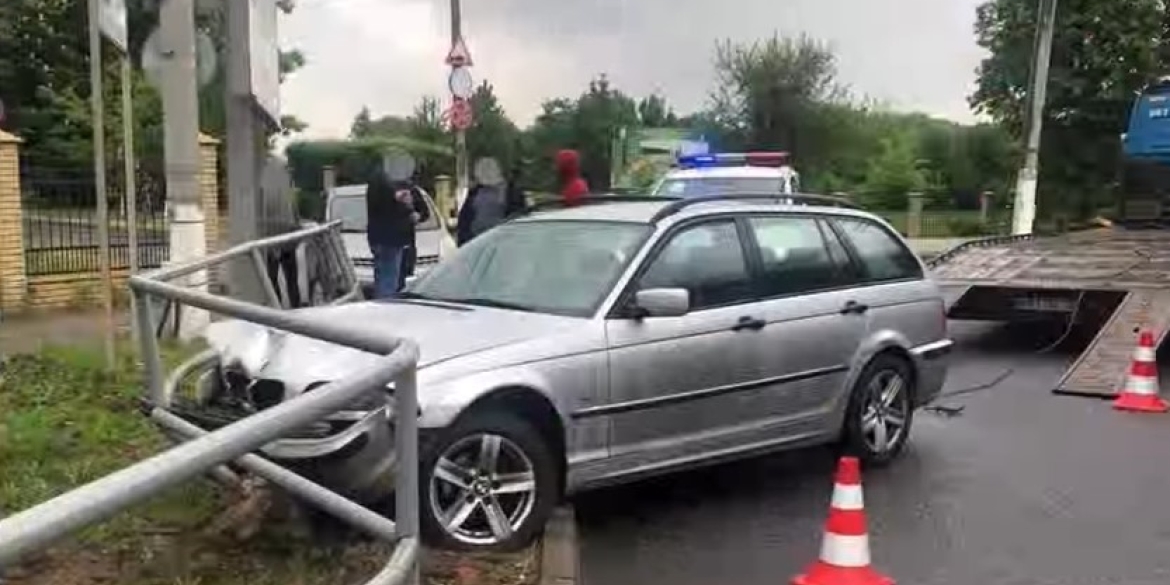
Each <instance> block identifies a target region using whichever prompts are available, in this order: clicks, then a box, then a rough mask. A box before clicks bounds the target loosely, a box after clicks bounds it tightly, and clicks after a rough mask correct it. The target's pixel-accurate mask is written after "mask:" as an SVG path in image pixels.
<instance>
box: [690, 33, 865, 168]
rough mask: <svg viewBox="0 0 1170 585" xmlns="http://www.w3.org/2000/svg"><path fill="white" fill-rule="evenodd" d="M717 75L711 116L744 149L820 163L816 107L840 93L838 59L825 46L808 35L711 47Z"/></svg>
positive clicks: (835, 99)
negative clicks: (781, 152) (814, 128)
mask: <svg viewBox="0 0 1170 585" xmlns="http://www.w3.org/2000/svg"><path fill="white" fill-rule="evenodd" d="M715 71H716V84H717V86H716V87H717V89H716V90H715V92H714V94H713V95H712V101H713V110H714V113H715V115H716V117H717V119H719V120H720V122H721V123H722V124H723V125H724V126H725V127H727V128H728V129H729V130H730V131H731V132H732V133H738V134H740V135H741V136H742V138H743V142H744V143H745V145H746V146H747V147H749V148H753V149H780V150H788V151H791V152H792V153H793V156H794V158H795V159H797V160H808V161H816V160H817V159H818V157H819V156H820V154H821V153H820V152H819V150H821V146H822V145H820V144H818V140H817V138H816V133H815V132H814V131H812V126H814V124H811V122H812V120H813V119H814V118H815V117H816V116H817V113H818V109H819V106H820V105H822V104H828V103H833V102H835V101H837V100H838V99H839V98H841V97H842V94H843V92H842V90H841V88H840V87H839V86H838V84H837V82H836V75H837V70H836V58H835V56H834V54H833V52H832V51H831V50H830V49H829V48H828V46H827V45H825V44H823V43H821V42H819V41H816V40H814V39H812V38H810V37H807V36H800V37H796V38H782V37H780V36H778V35H774V36H772V37H771V38H769V39H767V40H765V41H762V42H751V43H739V44H737V43H733V42H731V41H723V42H721V43H718V44H717V45H716V48H715Z"/></svg>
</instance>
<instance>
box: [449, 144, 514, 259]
mask: <svg viewBox="0 0 1170 585" xmlns="http://www.w3.org/2000/svg"><path fill="white" fill-rule="evenodd" d="M474 175H475V185H474V186H472V188H471V190H470V191H468V193H467V199H466V200H465V201H464V202H463V207H462V208H460V209H459V225H458V229H457V232H456V241H457V243H458V244H459V245H460V246H462V245H464V244H466V243H467V242H470V241H471V240H472V239H473V238H475V237H476V236H479V235H480V234H482V233H484V232H486V231H488V230H490V229H492V228H493V227H496V226H497V225H499V224H501V223H503V222H504V221H505V220H507V219H508V218H509V217H511V216H513V215H516V214H517V213H520V212H522V211H524V208H525V204H524V194H523V193H522V192H520V190H519V189H518V188H516V186H515V185H513V184H510V183H508V182H505V181H504V176H503V174H502V173H501V172H500V165H499V163H497V162H496V160H495V159H494V158H481V159H479V160H478V161H476V163H475V173H474Z"/></svg>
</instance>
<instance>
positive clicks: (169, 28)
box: [159, 0, 237, 338]
mask: <svg viewBox="0 0 1170 585" xmlns="http://www.w3.org/2000/svg"><path fill="white" fill-rule="evenodd" d="M229 4H237V2H229ZM159 35H160V39H161V41H162V42H161V45H162V48H163V57H164V59H165V61H164V62H165V66H164V67H163V68H162V75H161V78H162V91H161V93H162V103H163V126H164V149H165V153H164V154H165V157H166V180H167V203H168V207H169V209H168V212H169V215H170V222H171V229H170V241H169V244H170V261H171V262H176V263H177V262H184V261H188V260H193V259H196V258H200V257H202V256H203V255H204V254H205V253H206V248H207V245H206V243H205V240H204V223H203V221H204V218H203V210H202V209H200V205H199V174H198V173H199V96H198V82H197V78H198V68H197V65H196V57H195V3H194V1H193V0H166V2H162V3H161V5H160V7H159ZM186 284H187V285H188V286H191V287H198V288H205V287H206V286H207V271H205V270H203V271H199V272H198V273H195V274H193V275H191V276H189V277H188V281H187V282H186ZM209 322H210V316H209V314H208V313H207V312H206V311H203V310H200V309H195V308H194V307H184V308H183V311H182V313H181V318H180V321H179V336H180V338H190V337H191V336H194V335H198V334H199V333H201V332H202V329H203V328H204V327H205V326H206V325H207V323H209Z"/></svg>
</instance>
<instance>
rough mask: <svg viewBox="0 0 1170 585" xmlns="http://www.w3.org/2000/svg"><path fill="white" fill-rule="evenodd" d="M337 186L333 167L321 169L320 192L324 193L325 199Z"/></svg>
mask: <svg viewBox="0 0 1170 585" xmlns="http://www.w3.org/2000/svg"><path fill="white" fill-rule="evenodd" d="M336 186H337V169H336V168H334V167H333V166H327V167H325V168H324V169H321V188H322V189H321V190H322V191H324V192H325V197H328V196H329V192H330V191H332V190H333V188H334V187H336Z"/></svg>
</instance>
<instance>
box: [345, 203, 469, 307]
mask: <svg viewBox="0 0 1170 585" xmlns="http://www.w3.org/2000/svg"><path fill="white" fill-rule="evenodd" d="M419 191H420V192H422V194H423V200H424V201H425V202H426V204H427V209H429V210H430V212H431V213H430V217H429V218H428V219H427V220H426V221H424V222H422V223H420V224H418V227H417V229H416V234H415V240H414V241H415V246H416V247H417V248H418V256H417V260H416V261H415V268H414V276H419V275H421V274H423V273H425V272H426V271H427V270H430V269H431V267H432V266H434V265H435V264H438V263H439V261H440V260H442V259H443V258H446V257H448V256H450V255H451V254H453V253H454V252H455V249H456V245H455V238H453V237H451V232H450V230H448V229H447V221H446V218H444V217H441V216H440V214H439V207H438V206H437V205H435V201H434V199H433V198H432V197H431V195H430V193H427V192H426V191H425V190H423V189H421V188H420V189H419ZM339 219H340V220H341V222H342V224H341V229H342V238H343V239H344V240H345V249H346V252H347V254H348V255H349V258H350V260H351V261H352V262H353V265H354V270H355V271H356V272H357V277H358V281H359V282H361V283H362V288H363V289H365V288H369V287H370V286H373V284H374V254H373V253H372V252H371V251H370V244H369V242H367V241H366V186H365V185H343V186H340V187H334V188H333V189H332V190H330V191H329V195H328V198H327V199H326V203H325V221H327V222H332V221H335V220H339ZM410 280H413V277H409V278H408V279H407V282H409V281H410Z"/></svg>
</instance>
